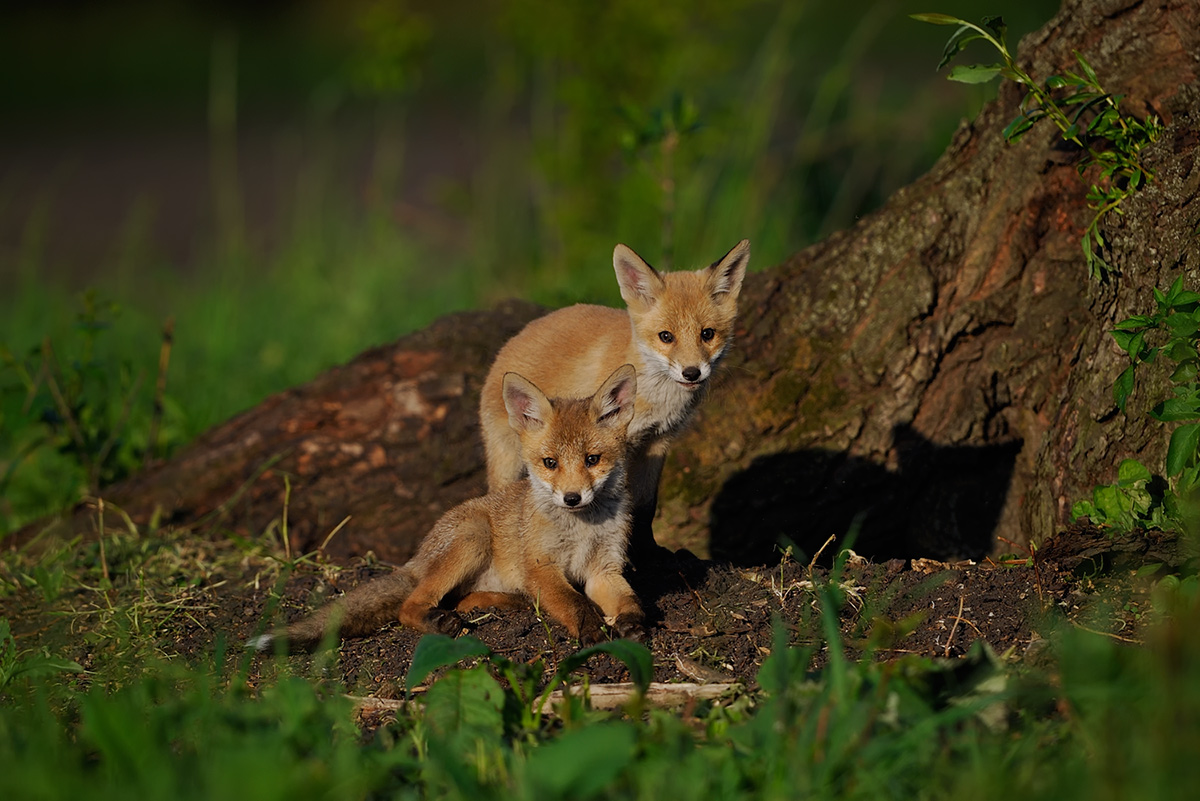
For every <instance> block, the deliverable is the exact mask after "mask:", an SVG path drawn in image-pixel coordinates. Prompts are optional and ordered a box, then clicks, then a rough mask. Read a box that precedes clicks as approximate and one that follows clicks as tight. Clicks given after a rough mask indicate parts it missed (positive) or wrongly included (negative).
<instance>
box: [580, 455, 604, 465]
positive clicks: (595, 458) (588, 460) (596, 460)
mask: <svg viewBox="0 0 1200 801" xmlns="http://www.w3.org/2000/svg"><path fill="white" fill-rule="evenodd" d="M583 463H584V464H585V465H587V466H588V467H595V466H596V465H598V464H600V454H598V453H589V454H588V455H587V456H586V457H584V460H583Z"/></svg>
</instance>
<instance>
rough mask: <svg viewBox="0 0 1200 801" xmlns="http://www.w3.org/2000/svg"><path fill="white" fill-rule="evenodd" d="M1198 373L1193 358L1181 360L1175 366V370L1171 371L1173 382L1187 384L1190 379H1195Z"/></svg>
mask: <svg viewBox="0 0 1200 801" xmlns="http://www.w3.org/2000/svg"><path fill="white" fill-rule="evenodd" d="M1196 375H1197V366H1196V362H1195V360H1193V359H1188V360H1187V361H1182V362H1180V364H1179V366H1178V367H1176V368H1175V372H1173V373H1171V383H1174V384H1186V383H1188V382H1189V381H1195V380H1196Z"/></svg>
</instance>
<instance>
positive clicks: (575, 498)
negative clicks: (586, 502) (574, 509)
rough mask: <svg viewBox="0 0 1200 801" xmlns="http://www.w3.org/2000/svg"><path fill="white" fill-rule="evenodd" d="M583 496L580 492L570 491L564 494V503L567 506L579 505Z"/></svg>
mask: <svg viewBox="0 0 1200 801" xmlns="http://www.w3.org/2000/svg"><path fill="white" fill-rule="evenodd" d="M582 500H583V497H582V496H581V495H580V494H579V493H578V492H568V493H566V494H565V495H563V503H565V504H566V505H567V506H578V505H579V502H580V501H582Z"/></svg>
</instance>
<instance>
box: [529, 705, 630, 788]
mask: <svg viewBox="0 0 1200 801" xmlns="http://www.w3.org/2000/svg"><path fill="white" fill-rule="evenodd" d="M636 758H637V737H636V734H635V732H634V730H633V727H632V726H631V725H630V724H629V723H626V722H624V721H614V722H610V723H595V724H592V725H590V726H581V727H579V728H577V729H573V730H571V731H568V732H567V733H565V734H563V735H562V736H561V737H559V738H557V739H555V740H552V741H551V742H548V743H546V744H545V745H543V746H540V747H539V748H536V749H534V750H532V752H531V753H530V755H529V761H528V762H527V763H526V765H525V770H526V771H527V773H526V775H527V776H528V777H529V779H530V780H531V781H532V783H533V784H535V785H536V786H538V788H539V789H540V790H541V791H542V793H541V794H540V795H542V797H545V798H572V799H586V798H591V797H593V796H595V795H598V794H599V793H601V792H603V791H604V790H605V789H606V788H609V787H611V786H612V784H613V783H614V782H616V781H617V779H618V778H619V777H620V775H621V773H622V771H624V770H625V769H627V768H628V767H629V766H630V765H632V764H633V762H634V760H635V759H636Z"/></svg>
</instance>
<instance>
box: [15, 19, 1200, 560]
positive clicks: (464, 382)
mask: <svg viewBox="0 0 1200 801" xmlns="http://www.w3.org/2000/svg"><path fill="white" fill-rule="evenodd" d="M1198 5H1200V4H1198V3H1197V2H1196V0H1160V1H1159V2H1138V1H1137V0H1065V2H1064V4H1063V8H1062V10H1061V11H1060V13H1059V14H1058V16H1056V17H1055V18H1054V19H1053V20H1051V21H1050V22H1049V23H1048V24H1047V25H1046V26H1045V27H1044V28H1043V29H1042V30H1040V31H1038V32H1036V33H1034V34H1031V35H1030V36H1029V37H1027V38H1026V39H1025V40H1024V41H1023V42H1022V43H1021V46H1020V48H1019V51H1018V54H1019V61H1020V62H1021V63H1022V65H1023V66H1024V67H1025V68H1026V69H1027V70H1028V71H1029V72H1030V74H1032V75H1034V76H1036V77H1042V78H1044V77H1045V76H1048V75H1051V74H1054V73H1058V72H1061V71H1063V70H1065V69H1072V68H1073V65H1074V57H1073V55H1072V51H1073V50H1078V51H1080V52H1081V53H1083V54H1084V55H1085V56H1086V57H1087V58H1088V60H1089V61H1090V62H1091V64H1092V65H1093V66H1094V67H1095V69H1096V72H1097V73H1098V74H1099V76H1100V78H1101V81H1102V82H1103V84H1104V85H1105V87H1106V88H1107V89H1108V90H1109V91H1111V92H1114V93H1123V94H1124V95H1125V96H1126V97H1125V100H1124V101H1123V105H1124V107H1125V108H1126V109H1127V110H1129V111H1130V112H1131V113H1133V114H1135V115H1137V116H1143V115H1145V114H1147V113H1156V114H1158V115H1159V116H1160V117H1161V118H1162V119H1163V120H1164V121H1165V122H1166V123H1167V127H1166V130H1165V133H1164V135H1163V136H1162V138H1161V139H1160V141H1159V142H1158V143H1157V144H1156V145H1155V146H1154V147H1152V148H1151V149H1150V151H1148V152H1147V154H1146V155H1147V159H1148V160H1149V162H1150V164H1151V166H1152V167H1153V169H1154V170H1155V171H1156V172H1157V175H1158V178H1157V180H1156V181H1155V182H1154V183H1153V184H1151V185H1149V186H1148V187H1147V188H1146V189H1145V190H1143V191H1142V192H1140V193H1138V194H1137V195H1136V196H1135V197H1134V198H1132V199H1131V200H1129V201H1127V202H1126V204H1125V209H1126V213H1125V215H1124V216H1123V217H1118V216H1116V215H1109V219H1108V221H1107V222H1106V223H1105V226H1106V227H1105V235H1106V237H1107V238H1108V239H1109V241H1110V243H1111V249H1110V252H1109V253H1108V254H1107V257H1108V260H1109V261H1110V262H1111V263H1112V264H1113V265H1114V267H1116V268H1117V270H1118V271H1119V276H1117V277H1116V278H1115V279H1114V280H1112V281H1110V282H1108V283H1103V284H1101V283H1096V282H1093V281H1090V280H1089V279H1088V277H1087V272H1086V268H1085V266H1084V262H1083V257H1082V254H1081V251H1080V246H1079V239H1080V235H1081V233H1082V230H1083V227H1084V225H1085V224H1086V222H1087V221H1088V219H1089V214H1090V212H1089V210H1088V209H1087V207H1086V203H1085V199H1084V196H1085V193H1086V187H1085V185H1084V184H1083V183H1082V182H1081V181H1080V179H1079V176H1078V175H1077V172H1076V164H1077V161H1078V154H1077V153H1076V152H1073V151H1072V150H1071V149H1069V148H1067V147H1065V146H1064V145H1063V144H1062V141H1061V139H1060V138H1059V136H1058V135H1057V132H1056V131H1055V130H1054V129H1052V128H1051V127H1049V124H1048V123H1043V124H1042V125H1041V126H1039V127H1035V128H1034V130H1033V131H1032V132H1030V133H1029V134H1027V135H1026V137H1025V138H1024V139H1022V140H1021V141H1020V142H1019V143H1017V144H1015V145H1008V144H1005V142H1004V141H1003V138H1002V136H1001V133H1000V132H1001V130H1002V128H1003V127H1004V125H1005V124H1007V122H1008V121H1009V120H1010V119H1011V118H1012V117H1013V116H1014V114H1015V112H1016V108H1017V104H1018V102H1019V101H1020V99H1021V92H1020V91H1019V89H1018V88H1017V87H1016V86H1015V85H1012V84H1005V85H1004V86H1002V88H1001V91H1000V93H999V97H998V98H997V100H996V101H995V102H993V103H991V104H989V105H988V106H987V107H986V108H985V109H984V110H983V112H982V113H981V114H980V115H979V117H978V118H977V119H976V120H975V121H973V122H971V123H964V125H963V126H962V127H961V129H960V130H959V131H958V133H957V134H956V136H955V137H954V140H953V142H952V143H951V144H950V146H949V148H948V149H947V151H946V153H945V154H944V155H943V156H942V158H941V159H940V160H939V161H938V163H937V164H936V165H935V166H934V168H933V169H932V170H931V171H930V172H929V173H928V174H927V175H926V176H924V177H923V178H921V179H919V180H918V181H916V182H915V183H914V184H912V185H911V186H909V187H907V188H905V189H904V190H902V191H900V192H898V193H897V194H896V195H895V196H894V197H893V198H892V199H891V200H890V201H889V202H888V203H887V204H886V206H885V207H884V208H882V209H880V210H879V211H877V212H876V213H874V214H872V215H870V216H869V217H867V218H866V219H864V220H862V221H861V222H860V223H859V224H858V225H856V226H855V227H854V228H852V229H850V230H847V231H843V232H841V233H839V234H836V235H834V236H832V237H830V238H829V239H828V240H826V241H824V242H822V243H820V244H818V245H815V246H813V247H811V248H808V249H807V250H805V251H803V252H802V253H799V254H797V255H796V256H795V257H794V258H792V259H791V260H790V261H788V262H787V263H785V264H783V265H780V266H778V267H775V268H773V269H769V270H766V271H764V272H761V273H757V274H754V275H751V276H750V277H749V278H748V279H747V281H746V285H745V288H744V290H743V298H742V303H741V323H740V325H741V330H740V331H739V332H738V342H737V345H736V348H735V351H734V354H733V356H732V358H731V359H730V364H729V368H728V369H727V370H726V372H725V375H724V377H723V379H722V380H721V382H720V385H719V386H718V387H716V388H714V390H713V392H712V393H711V397H710V399H709V401H708V402H707V403H706V405H705V406H704V407H702V409H701V412H700V413H699V415H698V419H697V420H696V422H695V425H694V426H693V427H692V428H691V429H690V430H689V431H688V432H687V433H686V434H684V435H683V436H682V437H681V438H680V439H679V441H678V443H677V444H676V447H675V448H674V450H673V452H672V455H671V457H670V459H669V461H668V463H667V466H666V469H665V471H664V478H663V484H662V491H661V494H660V516H659V519H658V520H657V521H656V536H657V537H658V539H659V541H660V542H662V543H664V544H667V545H670V546H672V547H678V546H686V547H688V548H691V549H692V550H694V551H697V552H699V553H711V554H713V555H718V556H722V557H725V558H730V559H734V560H739V561H757V560H762V559H764V558H769V557H770V554H771V551H772V549H773V548H774V547H775V544H776V543H777V542H778V541H779V540H780V539H781V538H783V539H786V540H790V541H793V542H795V543H797V544H798V545H800V546H801V547H802V548H803V549H804V550H806V551H807V552H809V553H812V552H813V551H815V550H816V549H817V548H818V547H820V545H821V543H823V542H824V541H825V539H826V538H827V537H828V536H829V535H834V534H836V535H843V534H845V533H846V532H847V531H849V530H850V529H851V528H857V530H858V531H859V539H858V549H859V550H860V551H867V552H870V553H872V554H874V555H877V556H884V555H928V556H939V557H950V556H980V555H982V554H984V553H987V552H989V551H991V550H992V549H993V547H994V546H995V543H996V541H997V540H996V537H1003V538H1006V539H1009V540H1012V541H1015V542H1028V541H1031V540H1033V541H1038V540H1041V539H1044V538H1045V537H1047V536H1050V535H1051V534H1052V533H1053V532H1054V531H1055V530H1056V528H1057V527H1059V526H1061V525H1062V524H1063V523H1065V522H1066V521H1067V519H1068V515H1069V509H1070V506H1071V504H1072V502H1073V501H1075V500H1077V499H1079V498H1081V497H1084V496H1086V495H1087V494H1088V493H1089V492H1090V489H1091V487H1092V486H1093V485H1095V484H1096V483H1106V482H1109V481H1111V480H1112V479H1113V473H1114V471H1115V465H1116V464H1117V463H1118V462H1119V461H1120V459H1121V458H1123V457H1125V456H1130V455H1136V456H1139V457H1140V458H1142V459H1143V460H1145V461H1146V462H1147V463H1148V464H1151V465H1158V464H1161V459H1162V456H1163V453H1164V451H1165V446H1166V435H1165V433H1164V431H1163V430H1162V428H1161V426H1160V425H1158V424H1155V423H1151V422H1149V421H1148V420H1147V419H1146V418H1145V416H1144V414H1142V413H1141V412H1143V411H1144V409H1145V408H1147V407H1148V406H1149V405H1152V404H1153V402H1154V401H1155V400H1156V399H1155V398H1154V397H1151V396H1152V393H1148V392H1147V393H1142V394H1141V395H1140V396H1138V397H1136V398H1135V399H1134V402H1133V403H1132V404H1131V407H1130V411H1129V415H1128V416H1125V415H1121V414H1119V413H1117V411H1116V409H1115V407H1114V404H1113V402H1112V396H1111V391H1110V387H1111V383H1112V381H1113V379H1114V378H1115V377H1116V375H1117V374H1118V373H1119V372H1120V370H1121V369H1122V367H1123V364H1124V362H1123V358H1124V357H1123V356H1122V355H1121V353H1120V352H1119V351H1118V350H1117V349H1116V348H1115V346H1114V345H1113V343H1112V341H1111V338H1110V337H1109V336H1108V335H1107V330H1108V329H1110V328H1111V327H1112V325H1113V323H1114V322H1115V321H1117V320H1119V319H1122V318H1123V317H1125V316H1128V315H1129V314H1133V313H1138V312H1144V311H1146V310H1147V309H1148V308H1149V307H1150V304H1151V300H1150V287H1152V286H1163V285H1165V284H1167V283H1169V282H1170V280H1172V278H1173V277H1174V276H1175V275H1177V274H1180V273H1182V274H1184V275H1185V276H1186V278H1187V280H1189V281H1190V282H1191V283H1192V285H1195V282H1196V278H1197V276H1196V271H1197V267H1198V264H1197V261H1198V258H1200V254H1198V252H1197V251H1198V246H1200V242H1198V238H1197V225H1198V224H1200V150H1198V149H1197V144H1198V140H1200V137H1198V136H1197V133H1196V131H1197V130H1198V129H1200V89H1198V87H1197V85H1196V72H1197V69H1198V68H1200V62H1198V60H1197V58H1198V56H1197V54H1198V53H1200V9H1198ZM913 24H916V23H913ZM537 313H538V310H537V309H536V308H534V307H532V306H529V305H523V304H510V305H507V306H505V307H503V308H500V309H497V310H495V311H492V312H478V313H474V314H469V315H458V316H453V317H449V318H445V319H443V320H440V321H438V322H437V323H435V324H434V325H432V326H431V327H430V328H428V329H426V330H424V331H421V332H418V333H416V334H413V335H411V336H408V337H405V338H403V339H401V340H400V341H399V342H397V343H395V344H394V345H391V346H388V347H383V348H377V349H375V350H372V351H368V352H366V353H364V354H362V355H361V356H359V357H358V358H357V359H355V360H354V361H353V362H351V363H350V364H348V365H346V366H344V367H341V368H337V369H334V370H331V371H329V372H328V373H326V374H324V375H322V376H321V377H319V378H318V379H316V380H315V381H313V382H311V383H310V384H307V385H305V386H303V387H299V388H297V389H294V390H290V391H288V392H285V393H282V394H280V395H278V396H275V397H273V398H270V399H269V400H267V401H265V402H264V403H263V404H262V405H260V406H259V407H257V408H255V409H252V410H250V411H248V412H246V413H244V414H242V415H239V416H238V417H236V418H234V419H233V420H231V421H229V422H228V423H226V424H224V425H222V426H220V427H218V428H216V429H214V430H212V431H211V432H209V433H208V434H207V435H206V436H204V437H203V438H201V439H200V440H199V441H197V442H196V443H194V444H193V445H191V446H190V447H188V448H187V449H185V450H184V451H183V452H181V453H180V454H178V455H177V456H176V457H175V458H174V459H172V460H171V461H169V462H167V463H165V464H162V465H159V466H157V467H155V468H154V469H152V470H150V471H149V472H147V473H145V474H142V475H140V476H137V477H134V478H133V479H131V480H129V481H126V482H124V483H122V484H119V485H116V486H113V487H110V488H109V489H108V490H107V492H106V494H105V498H106V500H107V501H108V502H109V503H115V504H117V505H119V506H121V507H122V508H123V509H125V510H126V511H127V512H128V513H129V514H130V515H131V516H132V517H133V518H134V519H135V520H138V521H141V522H145V521H146V520H149V519H150V518H151V516H152V515H153V514H154V513H155V510H156V509H157V510H158V512H159V514H160V517H161V519H162V520H164V521H166V522H171V523H178V524H187V525H198V524H201V523H203V524H204V525H203V527H206V528H211V527H216V528H217V529H220V528H221V527H226V528H230V529H234V530H237V531H239V532H241V533H243V534H255V533H258V532H261V531H262V530H263V529H265V528H266V527H268V526H269V525H270V524H271V522H272V521H277V520H278V519H279V518H280V515H281V514H282V511H283V506H284V487H285V483H284V476H285V475H287V476H290V479H289V480H290V484H291V492H290V502H289V515H288V519H289V529H288V531H289V535H290V538H291V547H292V549H293V551H294V552H303V551H308V550H312V549H314V548H316V547H318V546H319V545H320V544H321V543H322V541H323V540H324V539H325V537H326V536H327V535H328V534H329V533H330V532H331V531H332V530H333V529H334V527H335V526H337V525H338V523H339V522H340V521H341V520H342V519H343V518H344V517H346V516H347V515H349V516H351V518H352V519H351V520H350V522H349V523H348V524H347V525H346V526H345V527H344V528H343V529H342V530H341V531H340V532H339V533H338V534H337V536H336V537H334V538H333V540H332V541H331V542H330V544H329V546H328V548H327V551H328V552H329V553H331V554H332V555H334V556H349V555H358V554H362V553H364V552H365V551H366V550H368V549H372V550H374V551H375V553H376V554H377V555H379V556H380V557H381V558H383V559H387V560H392V561H401V560H404V559H406V558H407V557H408V556H409V555H410V554H411V553H412V552H413V550H414V549H415V546H416V543H417V542H419V540H420V537H421V536H422V535H423V534H424V532H425V530H426V529H427V528H428V526H429V524H430V523H431V522H432V521H433V520H434V519H435V518H436V516H437V515H438V514H440V513H441V512H442V511H443V510H445V509H446V508H449V507H450V506H451V505H453V504H455V503H457V502H459V501H461V500H463V499H464V498H467V497H470V496H472V495H474V494H477V493H479V492H481V491H482V490H483V486H484V481H483V472H482V449H481V446H480V444H479V440H478V430H477V429H478V426H477V422H476V420H475V409H476V402H477V394H478V390H479V385H480V383H481V381H482V377H483V375H484V374H485V372H486V369H487V366H488V363H489V362H490V360H491V358H492V356H493V355H494V353H495V351H496V350H497V349H498V348H499V346H500V345H501V344H502V343H503V341H504V340H505V339H506V338H507V337H508V336H510V335H511V334H512V333H513V332H514V331H516V330H517V329H518V328H519V326H520V325H522V324H523V323H524V322H526V321H527V320H529V319H532V317H534V316H535V315H536V314H537ZM94 518H95V513H94V511H93V510H92V509H91V508H90V507H80V508H78V509H76V510H75V512H74V514H73V516H71V517H70V518H68V520H67V521H66V524H67V525H69V526H70V527H71V528H72V529H74V530H75V531H88V530H93V529H94ZM110 519H111V518H110ZM856 520H857V523H856V522H855V521H856ZM23 539H24V537H21V538H16V539H14V540H13V541H14V542H17V541H21V540H23Z"/></svg>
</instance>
